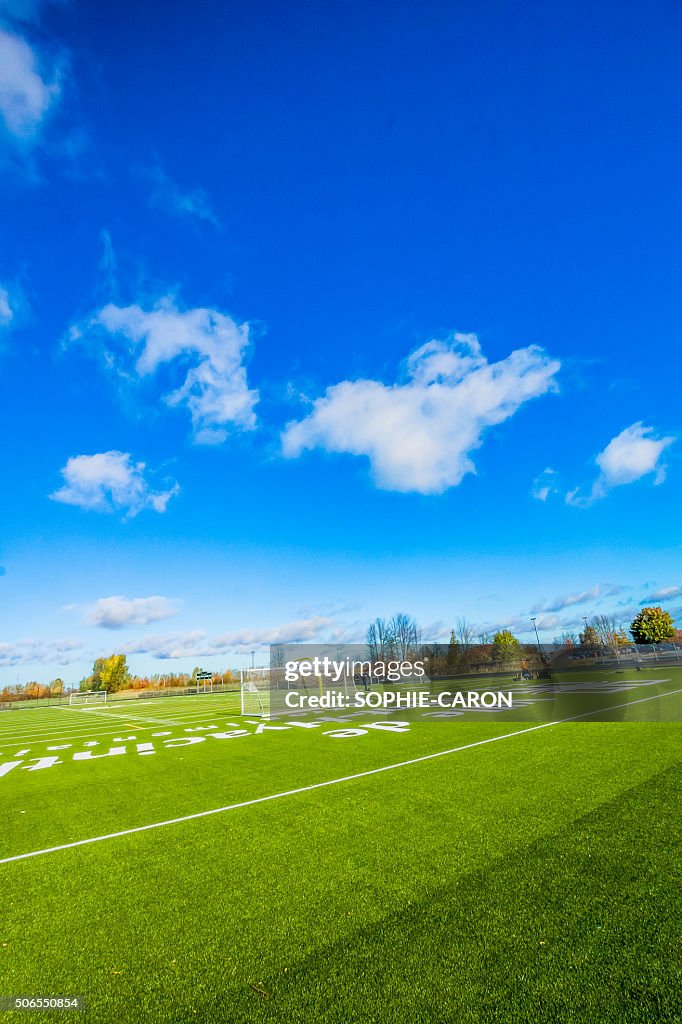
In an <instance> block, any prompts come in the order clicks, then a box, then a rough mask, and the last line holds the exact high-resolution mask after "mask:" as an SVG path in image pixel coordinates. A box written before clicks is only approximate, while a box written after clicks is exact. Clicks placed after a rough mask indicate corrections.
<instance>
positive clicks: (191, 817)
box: [0, 689, 682, 864]
mask: <svg viewBox="0 0 682 1024" xmlns="http://www.w3.org/2000/svg"><path fill="white" fill-rule="evenodd" d="M676 693H682V689H679V690H670V691H669V692H668V693H657V694H655V695H654V696H653V697H641V698H640V699H639V700H628V701H625V703H624V704H612V705H611V707H608V708H598V709H597V710H596V711H586V712H584V713H583V714H582V715H571V717H570V718H559V719H557V720H556V721H555V722H543V723H542V724H541V725H531V726H530V728H528V729H517V730H516V731H515V732H505V733H502V735H501V736H489V737H488V739H485V740H476V742H475V743H465V744H464V745H463V746H461V747H452V748H451V749H450V750H438V751H436V753H434V754H423V755H422V756H421V757H413V758H411V759H410V760H409V761H398V763H397V764H387V765H384V766H383V767H382V768H370V769H368V771H366V772H357V773H356V774H355V775H343V776H342V777H341V778H340V779H328V780H327V781H326V782H314V783H313V784H312V785H311V786H299V787H298V789H287V790H284V792H283V793H271V794H270V795H269V796H258V797H255V798H254V799H253V800H243V801H242V802H241V803H238V804H228V805H227V806H226V807H214V808H212V810H210V811H197V812H196V813H195V814H184V815H183V816H182V817H181V818H169V819H168V820H167V821H154V822H152V824H151V825H137V826H136V827H135V828H126V829H124V830H123V831H122V832H109V833H107V834H106V835H104V836H93V837H92V838H91V839H79V840H78V841H77V842H75V843H62V844H61V846H48V847H47V849H45V850H33V851H32V852H31V853H18V854H16V855H15V856H14V857H3V858H1V859H0V864H11V863H12V861H15V860H27V859H28V858H29V857H41V856H42V855H43V854H44V853H57V852H59V850H72V849H74V848H75V847H76V846H88V845H89V844H90V843H102V842H104V840H105V839H120V837H121V836H132V835H134V834H135V833H136V832H149V831H150V830H151V829H153V828H164V826H166V825H179V824H181V823H182V822H183V821H196V820H197V818H208V817H210V816H211V815H212V814H224V813H225V812H226V811H238V810H240V808H242V807H253V806H254V805H255V804H264V803H267V802H268V801H269V800H279V799H280V798H281V797H285V796H296V795H297V794H298V793H310V792H312V790H314V789H324V787H325V786H336V785H338V784H339V783H340V782H352V781H353V780H354V779H364V778H366V777H367V776H368V775H379V773H380V772H390V771H393V770H394V769H395V768H406V767H407V766H408V765H411V764H419V763H420V762H422V761H432V760H433V759H434V758H436V757H446V756H447V755H448V754H457V753H459V751H461V750H471V749H472V748H473V747H482V746H484V745H485V744H486V743H496V742H497V741H498V740H506V739H510V738H511V737H512V736H523V735H524V733H528V732H537V730H538V729H548V728H550V726H553V725H564V724H565V723H566V722H575V721H576V720H577V719H578V718H589V717H591V716H592V715H601V714H605V713H606V712H608V711H616V710H617V709H618V708H627V707H629V706H630V705H631V704H645V703H646V701H649V700H659V699H660V698H661V697H672V696H674V695H675V694H676Z"/></svg>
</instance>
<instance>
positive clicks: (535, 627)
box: [530, 616, 542, 654]
mask: <svg viewBox="0 0 682 1024" xmlns="http://www.w3.org/2000/svg"><path fill="white" fill-rule="evenodd" d="M530 621H531V622H532V623H533V628H534V630H535V639H536V640H537V642H538V650H539V651H540V653H541V654H542V648H541V647H540V637H539V636H538V625H537V622H536V617H535V616H533V618H532V619H531V620H530Z"/></svg>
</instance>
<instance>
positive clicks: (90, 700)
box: [69, 690, 107, 704]
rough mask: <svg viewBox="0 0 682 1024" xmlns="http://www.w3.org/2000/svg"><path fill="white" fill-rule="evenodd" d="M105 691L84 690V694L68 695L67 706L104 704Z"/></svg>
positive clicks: (105, 699) (105, 700)
mask: <svg viewBox="0 0 682 1024" xmlns="http://www.w3.org/2000/svg"><path fill="white" fill-rule="evenodd" d="M106 702H107V691H106V690H86V691H85V692H84V693H70V694H69V704H106Z"/></svg>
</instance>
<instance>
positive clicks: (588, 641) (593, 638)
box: [580, 625, 601, 647]
mask: <svg viewBox="0 0 682 1024" xmlns="http://www.w3.org/2000/svg"><path fill="white" fill-rule="evenodd" d="M580 643H581V644H583V645H584V646H586V647H598V646H599V644H600V643H601V641H600V639H599V633H598V632H597V630H596V629H595V628H594V626H589V625H586V626H585V628H584V630H583V631H582V633H581V634H580Z"/></svg>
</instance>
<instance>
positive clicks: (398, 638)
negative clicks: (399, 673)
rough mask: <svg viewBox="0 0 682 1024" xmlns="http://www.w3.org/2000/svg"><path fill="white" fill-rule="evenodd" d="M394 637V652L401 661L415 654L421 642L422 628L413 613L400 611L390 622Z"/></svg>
mask: <svg viewBox="0 0 682 1024" xmlns="http://www.w3.org/2000/svg"><path fill="white" fill-rule="evenodd" d="M388 627H389V631H390V634H391V636H392V638H393V646H394V653H395V656H396V657H397V658H400V660H401V661H405V659H406V658H409V657H410V656H411V655H412V654H414V653H415V652H416V651H417V649H418V648H419V645H420V644H421V638H422V637H421V629H420V628H419V626H418V625H417V623H416V620H415V619H413V618H412V616H411V615H405V613H404V612H398V614H397V615H394V616H393V618H392V619H391V621H390V622H389V624H388Z"/></svg>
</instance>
